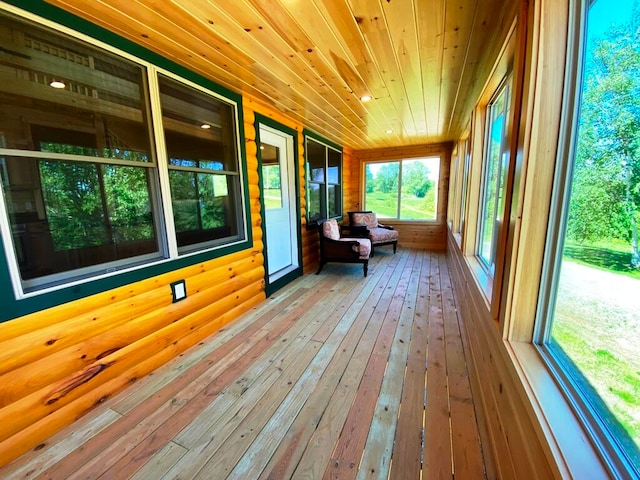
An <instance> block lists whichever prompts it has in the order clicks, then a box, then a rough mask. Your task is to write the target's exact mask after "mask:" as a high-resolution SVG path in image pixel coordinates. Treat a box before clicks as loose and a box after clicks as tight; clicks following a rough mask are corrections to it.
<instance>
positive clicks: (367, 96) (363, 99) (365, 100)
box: [360, 95, 371, 102]
mask: <svg viewBox="0 0 640 480" xmlns="http://www.w3.org/2000/svg"><path fill="white" fill-rule="evenodd" d="M360 100H361V101H363V102H368V101H369V100H371V96H370V95H362V96H361V97H360Z"/></svg>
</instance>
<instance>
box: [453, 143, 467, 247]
mask: <svg viewBox="0 0 640 480" xmlns="http://www.w3.org/2000/svg"><path fill="white" fill-rule="evenodd" d="M462 160H463V164H462V178H461V180H460V183H461V184H460V187H459V188H460V189H461V191H460V203H459V205H460V210H459V211H458V222H459V223H458V225H457V230H456V231H458V232H460V234H461V235H464V225H465V223H464V222H465V216H466V214H467V189H468V188H469V168H470V167H471V140H470V139H468V138H467V139H466V140H465V141H464V152H463V153H462Z"/></svg>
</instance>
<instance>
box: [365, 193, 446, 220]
mask: <svg viewBox="0 0 640 480" xmlns="http://www.w3.org/2000/svg"><path fill="white" fill-rule="evenodd" d="M397 203H398V197H397V196H396V194H395V193H381V192H371V193H367V196H366V199H365V204H366V209H367V210H372V211H374V212H376V214H377V215H378V217H380V218H397V216H398V213H397ZM436 203H437V202H436V198H435V190H434V189H431V190H429V191H428V192H427V195H426V196H425V197H424V198H418V197H416V196H415V195H405V194H402V197H401V199H400V218H401V219H402V220H435V219H436Z"/></svg>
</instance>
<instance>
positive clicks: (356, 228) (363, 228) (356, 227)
mask: <svg viewBox="0 0 640 480" xmlns="http://www.w3.org/2000/svg"><path fill="white" fill-rule="evenodd" d="M344 228H345V229H346V230H347V231H348V232H349V236H350V237H354V238H368V237H369V229H368V228H367V224H366V223H356V224H353V225H346V226H345V227H344Z"/></svg>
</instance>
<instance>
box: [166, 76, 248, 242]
mask: <svg viewBox="0 0 640 480" xmlns="http://www.w3.org/2000/svg"><path fill="white" fill-rule="evenodd" d="M159 86H160V99H161V105H162V123H163V127H164V132H165V142H166V147H167V153H168V155H169V181H170V184H171V199H172V206H173V218H174V223H175V227H176V234H177V237H178V247H179V251H181V252H187V251H192V250H193V249H194V248H201V247H202V246H203V245H204V244H218V243H220V242H221V241H225V240H228V239H230V238H233V237H237V236H238V235H239V225H240V219H239V218H238V215H237V213H236V212H238V210H240V208H241V204H240V196H239V192H240V175H239V173H238V165H237V161H236V157H237V155H236V145H235V141H234V139H235V127H234V123H233V121H232V118H233V107H232V106H231V105H229V104H227V103H224V102H222V101H220V100H218V99H217V98H215V97H212V96H211V95H208V94H206V93H204V92H201V91H199V90H196V89H195V88H191V87H188V86H186V85H183V84H180V83H179V82H177V81H175V80H172V79H170V78H168V77H166V76H164V75H160V76H159ZM214 172H215V173H214Z"/></svg>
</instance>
